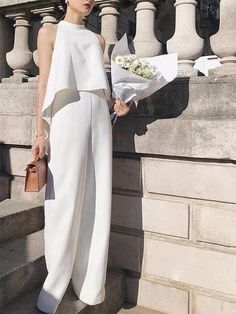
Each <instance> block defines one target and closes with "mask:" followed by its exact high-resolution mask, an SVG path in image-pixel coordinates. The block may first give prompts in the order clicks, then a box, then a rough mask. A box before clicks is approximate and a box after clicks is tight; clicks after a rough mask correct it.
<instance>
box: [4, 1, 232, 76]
mask: <svg viewBox="0 0 236 314" xmlns="http://www.w3.org/2000/svg"><path fill="white" fill-rule="evenodd" d="M95 7H96V9H97V11H99V12H98V14H97V12H95V13H92V14H90V16H89V17H88V18H86V21H85V23H86V24H87V25H88V27H89V28H92V29H93V30H94V31H97V32H101V34H102V35H103V36H104V37H105V39H106V49H105V53H104V61H105V65H106V68H107V69H108V70H109V69H110V54H111V50H112V48H113V46H114V44H115V43H116V42H117V41H118V37H119V36H118V33H119V31H120V35H121V34H122V33H124V32H126V33H128V37H129V35H130V36H132V34H129V28H130V25H131V23H132V25H134V27H135V32H134V31H133V40H132V42H131V43H130V45H131V46H133V51H132V52H135V53H136V54H137V55H138V56H140V57H149V56H155V55H160V54H163V53H173V52H176V53H178V59H179V60H178V62H179V72H178V76H179V77H189V76H196V75H198V73H197V71H196V69H194V64H195V60H196V59H197V58H199V57H200V56H202V55H203V54H204V45H205V41H204V39H203V38H201V36H199V32H198V31H197V27H196V22H197V16H196V13H197V9H198V8H199V2H198V1H196V0H176V1H174V0H166V1H163V0H146V1H143V0H130V1H118V0H112V1H110V0H97V1H96V2H95ZM200 9H201V7H200ZM163 11H164V13H163ZM170 11H171V12H172V13H173V11H175V12H174V13H175V15H173V14H172V19H170V22H171V23H172V24H173V29H174V32H173V34H171V36H172V37H171V38H165V36H164V37H163V38H164V42H160V41H159V40H158V39H157V35H160V37H162V36H161V35H162V34H163V33H164V32H165V27H166V25H164V26H162V24H163V23H162V20H163V21H164V18H165V17H167V18H169V16H171V15H170V14H169V12H170ZM62 14H63V12H62V10H61V6H60V5H59V3H58V0H51V1H46V0H0V40H1V42H3V43H4V45H3V46H2V47H1V48H0V62H1V67H0V78H1V79H2V82H9V81H14V82H24V81H28V80H37V72H38V68H37V66H38V58H37V50H36V48H37V47H36V38H37V31H38V29H39V27H41V25H42V27H43V26H44V24H45V23H57V22H58V20H59V19H60V17H61V16H62ZM168 14H169V15H168ZM204 14H205V13H204ZM161 16H162V20H158V18H159V17H161ZM173 17H174V18H173ZM99 28H100V30H99ZM235 29H236V7H235V4H234V1H231V0H221V1H220V28H219V31H218V32H217V33H216V34H214V35H212V36H211V38H210V44H211V49H212V51H213V53H215V54H216V55H217V56H218V57H219V58H220V59H221V63H222V65H223V66H222V67H219V68H218V69H216V70H215V71H212V72H211V74H214V75H222V74H223V75H226V74H236V45H235V41H234V38H235V32H236V31H235ZM14 30H15V31H14ZM165 44H166V51H165V50H164V47H165ZM131 50H132V47H131ZM11 72H12V73H11ZM9 73H11V74H12V75H9Z"/></svg>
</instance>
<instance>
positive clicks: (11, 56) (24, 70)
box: [2, 12, 33, 82]
mask: <svg viewBox="0 0 236 314" xmlns="http://www.w3.org/2000/svg"><path fill="white" fill-rule="evenodd" d="M6 17H7V18H11V19H14V21H15V24H14V27H15V37H14V47H13V49H12V50H11V51H9V52H7V53H6V60H7V63H8V65H9V66H10V67H11V68H12V69H13V75H12V76H10V77H9V78H3V79H2V82H24V81H27V80H28V71H29V69H30V68H31V66H32V64H33V62H32V59H33V54H32V52H31V51H30V50H29V42H28V41H29V28H30V27H31V23H30V22H29V16H28V15H27V13H25V12H22V13H10V14H6Z"/></svg>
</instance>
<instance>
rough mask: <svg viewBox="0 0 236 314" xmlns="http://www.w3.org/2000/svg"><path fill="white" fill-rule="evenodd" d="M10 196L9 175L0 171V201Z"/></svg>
mask: <svg viewBox="0 0 236 314" xmlns="http://www.w3.org/2000/svg"><path fill="white" fill-rule="evenodd" d="M9 197H10V177H9V176H8V175H6V174H5V173H3V172H0V201H3V200H5V199H7V198H9Z"/></svg>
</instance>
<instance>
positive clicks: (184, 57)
mask: <svg viewBox="0 0 236 314" xmlns="http://www.w3.org/2000/svg"><path fill="white" fill-rule="evenodd" d="M196 6H197V1H195V0H176V2H175V8H176V19H175V33H174V35H173V37H172V38H171V39H170V40H168V41H167V51H168V53H174V52H176V53H178V59H179V61H178V63H179V71H178V76H192V75H197V70H195V69H194V68H193V66H194V63H195V62H194V60H196V59H197V58H199V57H200V56H201V55H202V53H203V50H204V39H202V38H200V37H199V36H198V34H197V31H196Z"/></svg>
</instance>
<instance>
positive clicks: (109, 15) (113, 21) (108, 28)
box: [96, 0, 120, 69]
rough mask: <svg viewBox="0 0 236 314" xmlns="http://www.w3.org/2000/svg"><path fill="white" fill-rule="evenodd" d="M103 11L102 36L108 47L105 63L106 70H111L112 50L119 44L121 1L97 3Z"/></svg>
mask: <svg viewBox="0 0 236 314" xmlns="http://www.w3.org/2000/svg"><path fill="white" fill-rule="evenodd" d="M96 4H98V7H99V9H100V10H101V11H100V13H99V16H100V17H101V35H102V36H103V37H104V38H105V40H106V47H105V51H104V63H105V67H106V69H110V68H111V62H110V55H111V51H112V48H113V47H114V45H115V44H116V43H117V41H118V40H117V25H118V17H119V16H120V13H119V11H118V10H119V1H118V0H115V1H112V2H111V1H96Z"/></svg>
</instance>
